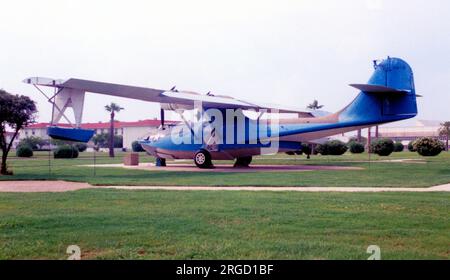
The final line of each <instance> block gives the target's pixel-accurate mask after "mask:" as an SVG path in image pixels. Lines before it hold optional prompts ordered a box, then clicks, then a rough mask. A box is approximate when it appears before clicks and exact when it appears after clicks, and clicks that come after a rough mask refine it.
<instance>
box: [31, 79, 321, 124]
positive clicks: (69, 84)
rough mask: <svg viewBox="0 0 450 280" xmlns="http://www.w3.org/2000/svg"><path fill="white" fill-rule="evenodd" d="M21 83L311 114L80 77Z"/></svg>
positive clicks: (185, 105)
mask: <svg viewBox="0 0 450 280" xmlns="http://www.w3.org/2000/svg"><path fill="white" fill-rule="evenodd" d="M23 82H24V83H28V84H34V85H41V86H49V87H56V88H59V89H65V88H66V89H75V90H77V91H79V92H83V93H84V92H92V93H99V94H106V95H112V96H118V97H125V98H131V99H137V100H143V101H148V102H158V103H165V104H177V105H182V107H183V108H184V109H189V108H194V102H195V101H198V102H202V106H203V107H204V108H219V109H239V108H240V109H242V110H255V111H260V110H262V109H266V110H278V111H279V112H280V113H298V114H299V116H300V117H313V113H312V112H311V111H309V110H305V109H299V108H295V107H291V106H283V105H277V104H265V103H260V102H248V101H244V100H239V99H235V98H233V97H229V96H223V95H201V94H199V93H195V92H189V91H176V90H175V91H170V90H162V89H153V88H145V87H137V86H127V85H120V84H112V83H103V82H96V81H89V80H82V79H74V78H72V79H68V80H56V79H51V78H42V77H31V78H27V79H25V80H23Z"/></svg>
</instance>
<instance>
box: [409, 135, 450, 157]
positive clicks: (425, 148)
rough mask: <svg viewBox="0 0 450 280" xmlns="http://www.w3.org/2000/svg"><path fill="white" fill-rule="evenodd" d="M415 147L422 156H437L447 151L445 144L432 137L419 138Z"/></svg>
mask: <svg viewBox="0 0 450 280" xmlns="http://www.w3.org/2000/svg"><path fill="white" fill-rule="evenodd" d="M413 146H414V148H415V149H416V150H417V152H418V153H419V155H422V156H437V155H438V154H440V153H441V152H442V151H443V150H444V149H445V145H444V143H442V142H441V141H439V140H438V139H434V138H431V137H422V138H419V139H417V140H416V141H415V142H414V145H413Z"/></svg>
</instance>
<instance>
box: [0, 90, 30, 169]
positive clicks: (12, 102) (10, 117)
mask: <svg viewBox="0 0 450 280" xmlns="http://www.w3.org/2000/svg"><path fill="white" fill-rule="evenodd" d="M36 112H37V109H36V104H35V103H34V101H33V100H31V99H30V98H29V97H28V96H24V95H13V94H10V93H8V92H6V91H4V90H0V146H1V149H2V162H1V167H0V174H3V175H7V174H12V173H11V172H8V168H7V165H6V160H7V158H8V153H9V151H10V150H11V147H12V144H13V142H14V140H15V139H16V137H17V134H18V133H19V131H20V130H21V129H22V128H24V127H25V126H27V125H29V124H30V123H33V122H34V120H35V117H36ZM7 127H9V128H11V129H12V130H13V135H12V137H11V139H10V141H9V143H8V142H7V141H6V128H7Z"/></svg>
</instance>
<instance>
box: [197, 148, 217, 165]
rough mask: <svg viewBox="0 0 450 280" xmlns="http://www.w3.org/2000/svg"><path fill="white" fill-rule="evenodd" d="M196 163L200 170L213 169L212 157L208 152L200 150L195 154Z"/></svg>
mask: <svg viewBox="0 0 450 280" xmlns="http://www.w3.org/2000/svg"><path fill="white" fill-rule="evenodd" d="M194 163H195V165H197V167H199V168H212V167H213V165H212V161H211V155H210V154H209V152H208V151H206V150H200V151H198V152H197V153H195V156H194Z"/></svg>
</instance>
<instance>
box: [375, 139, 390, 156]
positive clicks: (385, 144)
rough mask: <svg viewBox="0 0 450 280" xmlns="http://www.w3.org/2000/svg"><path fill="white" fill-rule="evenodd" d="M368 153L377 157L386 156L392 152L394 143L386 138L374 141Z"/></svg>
mask: <svg viewBox="0 0 450 280" xmlns="http://www.w3.org/2000/svg"><path fill="white" fill-rule="evenodd" d="M370 151H371V152H372V153H375V154H377V155H379V156H388V155H390V154H391V153H392V152H393V151H394V141H392V140H391V139H388V138H382V139H378V140H375V141H374V142H373V143H371V144H370Z"/></svg>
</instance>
